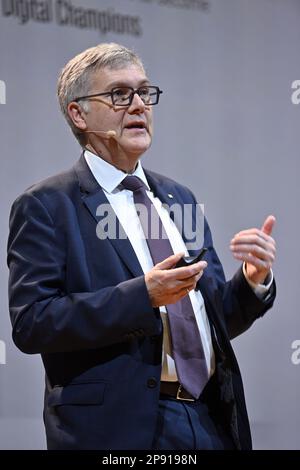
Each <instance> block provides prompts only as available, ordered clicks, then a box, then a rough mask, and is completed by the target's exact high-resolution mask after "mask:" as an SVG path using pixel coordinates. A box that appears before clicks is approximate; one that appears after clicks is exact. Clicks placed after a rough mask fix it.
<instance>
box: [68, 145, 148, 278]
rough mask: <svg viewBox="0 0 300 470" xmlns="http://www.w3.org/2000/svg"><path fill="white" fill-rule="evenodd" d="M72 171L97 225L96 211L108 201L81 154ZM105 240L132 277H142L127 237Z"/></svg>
mask: <svg viewBox="0 0 300 470" xmlns="http://www.w3.org/2000/svg"><path fill="white" fill-rule="evenodd" d="M74 169H75V172H76V173H77V177H78V181H79V187H80V192H81V199H82V202H83V204H84V206H85V207H86V209H87V210H88V211H89V212H90V214H91V215H92V217H93V218H94V220H95V222H96V223H99V221H100V220H101V216H99V215H97V209H98V207H99V206H101V205H103V204H104V205H108V206H110V204H109V201H108V199H107V197H106V196H105V194H104V191H103V189H102V188H101V186H100V185H99V184H98V182H97V181H96V179H95V178H94V176H93V174H92V172H91V171H90V169H89V167H88V165H87V163H86V161H85V158H84V155H83V154H82V155H81V157H80V159H79V160H78V162H77V163H76V164H75V166H74ZM110 207H111V206H110ZM116 219H117V217H116ZM117 222H118V220H117ZM118 224H119V222H118ZM119 225H120V224H119ZM95 230H96V228H95ZM107 240H109V242H110V243H111V244H112V245H113V247H114V249H115V250H116V251H117V253H118V255H119V256H120V258H121V259H122V260H123V261H124V263H125V264H126V266H127V267H128V269H129V270H130V271H131V273H132V275H133V276H134V277H137V276H141V275H143V270H142V268H141V265H140V263H139V261H138V258H137V256H136V254H135V251H134V249H133V248H132V245H131V243H130V241H129V240H128V238H127V237H125V238H124V237H123V238H120V237H115V238H114V237H107Z"/></svg>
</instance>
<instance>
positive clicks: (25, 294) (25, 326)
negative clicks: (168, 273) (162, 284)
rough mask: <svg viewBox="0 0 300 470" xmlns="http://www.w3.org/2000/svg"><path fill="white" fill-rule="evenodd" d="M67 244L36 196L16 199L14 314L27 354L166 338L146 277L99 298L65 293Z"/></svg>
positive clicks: (11, 255) (11, 245) (16, 334)
mask: <svg viewBox="0 0 300 470" xmlns="http://www.w3.org/2000/svg"><path fill="white" fill-rule="evenodd" d="M65 244H66V241H65V240H64V238H63V236H62V235H61V231H59V229H58V228H57V226H56V225H55V223H54V221H53V220H52V217H51V215H50V213H49V211H48V210H47V208H46V207H45V205H44V204H43V203H42V202H41V201H40V199H39V198H37V197H36V196H35V195H33V194H31V193H25V194H24V195H22V196H21V197H20V198H19V199H17V200H16V201H15V203H14V205H13V207H12V210H11V216H10V234H9V239H8V258H7V260H8V266H9V270H10V275H9V308H10V315H11V322H12V325H13V339H14V342H15V344H16V345H17V346H18V347H19V349H21V350H22V351H23V352H26V353H51V352H63V351H76V350H82V349H93V348H101V347H105V346H108V345H110V344H114V343H120V342H124V341H128V340H129V339H132V338H133V337H136V336H137V337H138V336H148V335H149V336H152V335H159V334H160V333H161V328H162V326H161V321H160V316H159V313H158V311H157V310H155V309H153V308H152V306H151V303H150V299H149V295H148V292H147V288H146V285H145V281H144V276H140V277H137V278H135V279H130V280H128V281H125V282H121V283H119V284H118V285H114V286H111V287H105V288H103V289H100V290H98V291H95V292H72V293H66V292H65V276H66V261H65V258H66V245H65Z"/></svg>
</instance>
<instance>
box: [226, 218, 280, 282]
mask: <svg viewBox="0 0 300 470" xmlns="http://www.w3.org/2000/svg"><path fill="white" fill-rule="evenodd" d="M275 221H276V219H275V217H274V216H273V215H269V216H268V217H267V218H266V220H265V221H264V223H263V225H262V228H261V229H258V228H251V229H248V230H243V231H242V232H239V233H237V234H236V235H235V236H234V237H233V239H232V240H231V242H230V249H231V251H232V253H233V256H234V257H235V258H236V259H238V260H241V261H244V262H245V263H246V272H247V276H248V278H249V280H250V281H251V282H253V283H255V284H263V283H264V281H265V280H266V278H267V276H268V274H269V273H270V270H271V268H272V264H273V262H274V260H275V254H276V244H275V240H274V239H273V238H272V237H271V233H272V230H273V227H274V224H275Z"/></svg>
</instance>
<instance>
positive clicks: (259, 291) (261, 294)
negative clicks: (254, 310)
mask: <svg viewBox="0 0 300 470" xmlns="http://www.w3.org/2000/svg"><path fill="white" fill-rule="evenodd" d="M243 273H244V276H245V279H246V281H247V282H248V284H249V286H250V287H252V289H253V291H254V293H255V295H256V296H257V297H258V298H259V299H261V300H263V299H265V297H266V296H267V294H268V293H269V290H270V287H271V285H272V283H273V279H274V276H273V271H272V269H271V271H270V273H269V274H268V276H267V278H266V280H265V284H255V282H252V281H250V279H249V278H248V275H247V271H246V263H243Z"/></svg>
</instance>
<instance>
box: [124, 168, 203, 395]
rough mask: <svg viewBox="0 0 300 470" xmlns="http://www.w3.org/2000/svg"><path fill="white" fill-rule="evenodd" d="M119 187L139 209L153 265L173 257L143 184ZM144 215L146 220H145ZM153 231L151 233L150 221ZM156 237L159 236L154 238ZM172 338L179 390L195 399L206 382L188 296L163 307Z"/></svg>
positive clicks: (130, 180)
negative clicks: (165, 309)
mask: <svg viewBox="0 0 300 470" xmlns="http://www.w3.org/2000/svg"><path fill="white" fill-rule="evenodd" d="M122 186H123V187H124V188H125V189H129V190H130V191H132V192H133V199H134V203H135V204H138V205H140V206H142V208H144V210H143V211H141V212H140V213H139V210H138V215H139V218H140V221H141V225H142V227H143V231H144V234H145V238H146V241H147V244H148V247H149V251H150V254H151V257H152V260H153V263H154V264H157V263H160V262H161V261H162V260H164V259H165V258H168V257H169V256H171V255H173V254H174V252H173V249H172V246H171V244H170V241H169V239H168V236H167V234H166V232H165V230H164V227H163V225H162V222H161V219H160V217H159V215H158V212H157V211H156V209H155V207H154V205H153V204H152V202H151V200H150V199H149V197H148V196H147V194H146V190H147V187H146V185H145V184H144V183H143V182H142V181H141V180H140V178H138V177H137V176H126V177H125V178H124V180H123V181H122ZM145 214H146V217H145ZM154 220H155V223H156V232H155V236H153V231H152V230H151V228H152V224H153V221H154ZM158 234H159V236H158ZM166 308H167V312H168V320H169V326H170V331H171V338H172V350H173V356H174V361H175V366H176V372H177V376H178V379H179V382H180V384H181V385H182V387H183V388H184V389H185V390H186V391H187V392H189V393H190V394H191V395H192V396H193V397H194V398H198V397H199V395H200V394H201V392H202V390H203V388H204V387H205V385H206V383H207V382H208V378H209V377H208V370H207V365H206V360H205V356H204V351H203V346H202V342H201V337H200V333H199V329H198V326H197V322H196V318H195V314H194V310H193V307H192V303H191V300H190V297H189V295H186V296H185V297H183V298H182V299H181V300H179V301H178V302H176V303H174V304H170V305H166Z"/></svg>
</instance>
